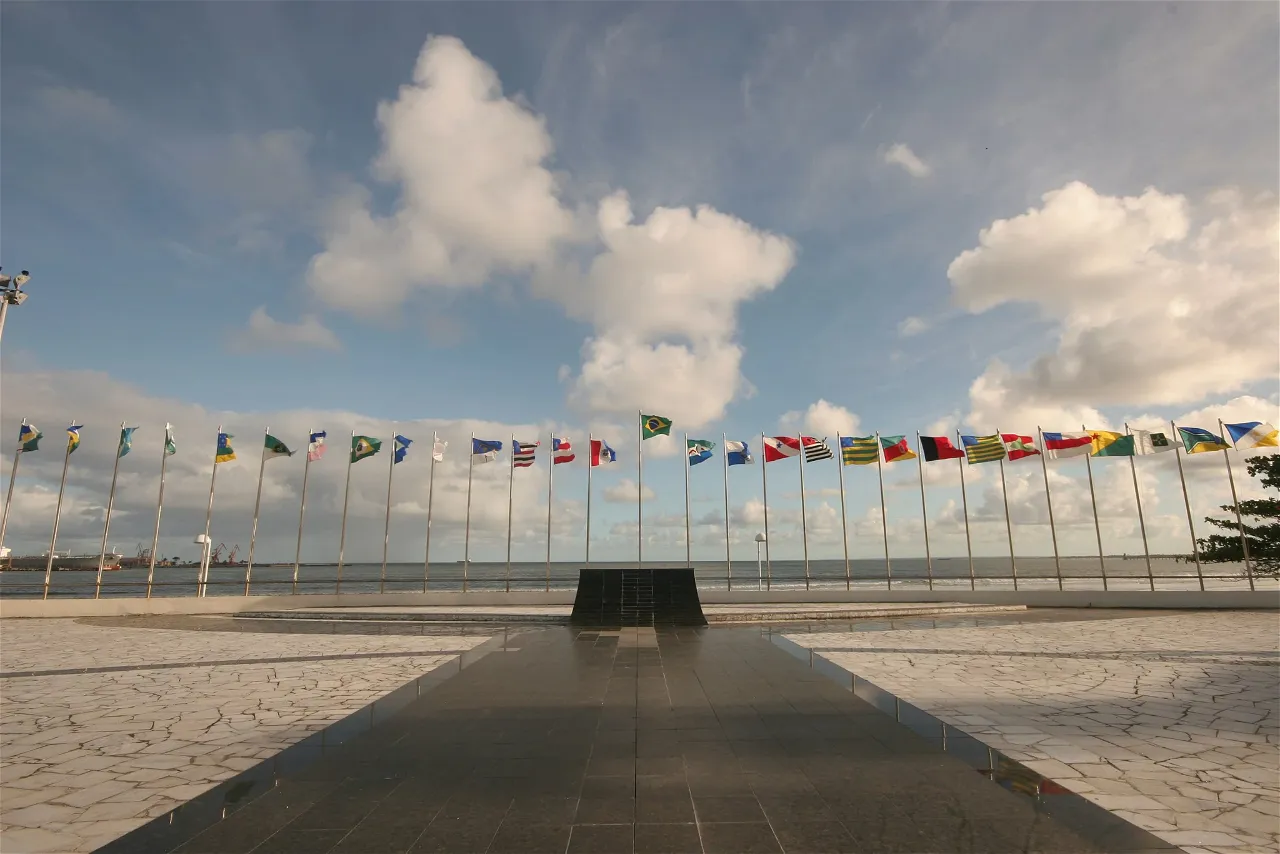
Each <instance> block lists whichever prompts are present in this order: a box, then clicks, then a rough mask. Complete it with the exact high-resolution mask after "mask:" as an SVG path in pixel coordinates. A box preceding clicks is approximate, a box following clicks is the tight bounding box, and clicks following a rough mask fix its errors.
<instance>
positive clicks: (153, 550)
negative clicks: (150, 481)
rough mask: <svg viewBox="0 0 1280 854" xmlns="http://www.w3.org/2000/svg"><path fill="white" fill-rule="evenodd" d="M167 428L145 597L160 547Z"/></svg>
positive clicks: (167, 451) (153, 575) (152, 577)
mask: <svg viewBox="0 0 1280 854" xmlns="http://www.w3.org/2000/svg"><path fill="white" fill-rule="evenodd" d="M169 430H170V427H169V425H168V424H167V423H166V424H165V425H164V440H163V443H162V446H161V448H160V495H159V497H158V498H156V527H155V531H154V532H153V533H152V534H151V560H150V562H149V564H148V566H147V598H148V599H150V598H151V585H152V584H153V583H155V578H156V549H158V548H160V514H161V512H162V511H163V510H164V470H165V466H166V464H167V463H168V462H169Z"/></svg>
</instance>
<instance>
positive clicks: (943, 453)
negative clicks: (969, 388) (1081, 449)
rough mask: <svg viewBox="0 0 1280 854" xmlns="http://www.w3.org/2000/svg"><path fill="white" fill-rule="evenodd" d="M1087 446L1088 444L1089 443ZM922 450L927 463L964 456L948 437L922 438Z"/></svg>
mask: <svg viewBox="0 0 1280 854" xmlns="http://www.w3.org/2000/svg"><path fill="white" fill-rule="evenodd" d="M1085 444H1088V443H1087V442H1086V443H1085ZM920 450H922V451H924V461H925V462H926V463H933V462H937V461H938V460H958V459H960V458H961V457H963V456H964V451H962V450H960V449H959V448H957V447H956V446H954V445H952V444H951V440H950V439H948V438H947V437H946V436H921V437H920Z"/></svg>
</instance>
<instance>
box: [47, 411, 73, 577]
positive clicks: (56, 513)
mask: <svg viewBox="0 0 1280 854" xmlns="http://www.w3.org/2000/svg"><path fill="white" fill-rule="evenodd" d="M71 423H72V424H75V423H76V422H75V421H72V422H71ZM70 463H71V437H70V436H68V437H67V450H66V452H65V454H64V455H63V457H62V482H61V483H60V484H58V503H57V505H55V506H54V510H53V536H52V537H50V538H49V559H48V560H47V561H46V562H45V565H44V596H43V597H42V598H44V599H48V598H49V582H50V580H51V576H52V575H53V549H54V547H55V546H56V545H57V544H58V522H59V520H60V519H61V517H62V493H63V490H64V489H66V486H67V466H68V465H69V464H70Z"/></svg>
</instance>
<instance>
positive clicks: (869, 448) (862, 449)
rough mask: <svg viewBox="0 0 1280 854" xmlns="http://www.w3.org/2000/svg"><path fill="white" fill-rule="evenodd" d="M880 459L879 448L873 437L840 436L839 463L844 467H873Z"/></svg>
mask: <svg viewBox="0 0 1280 854" xmlns="http://www.w3.org/2000/svg"><path fill="white" fill-rule="evenodd" d="M879 459H880V446H879V445H878V444H877V443H876V437H875V436H841V437H840V462H841V463H843V464H844V465H846V466H870V465H875V464H876V461H878V460H879Z"/></svg>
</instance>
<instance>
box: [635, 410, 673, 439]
mask: <svg viewBox="0 0 1280 854" xmlns="http://www.w3.org/2000/svg"><path fill="white" fill-rule="evenodd" d="M640 427H641V433H640V438H642V439H652V438H653V437H654V436H670V435H671V419H670V418H663V417H662V416H661V415H641V416H640Z"/></svg>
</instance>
